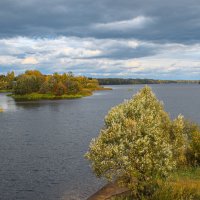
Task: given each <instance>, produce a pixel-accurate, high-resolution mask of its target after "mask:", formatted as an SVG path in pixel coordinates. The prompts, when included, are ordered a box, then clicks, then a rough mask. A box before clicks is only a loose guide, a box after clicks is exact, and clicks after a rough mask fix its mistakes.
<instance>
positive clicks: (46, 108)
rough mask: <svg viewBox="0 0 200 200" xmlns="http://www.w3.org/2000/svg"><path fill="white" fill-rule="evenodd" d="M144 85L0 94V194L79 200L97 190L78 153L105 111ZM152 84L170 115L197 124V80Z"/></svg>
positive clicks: (8, 199)
mask: <svg viewBox="0 0 200 200" xmlns="http://www.w3.org/2000/svg"><path fill="white" fill-rule="evenodd" d="M143 86H144V85H134V86H130V85H129V86H113V90H111V91H98V92H96V93H95V95H93V96H90V97H86V98H83V99H73V100H55V101H34V102H15V101H13V99H12V98H11V97H7V96H6V94H0V106H2V107H3V108H4V109H5V112H4V113H2V114H0V127H1V128H0V180H1V181H0V199H1V200H16V199H19V200H27V199H28V200H36V199H37V200H60V199H64V200H72V199H73V200H84V199H86V198H87V197H88V196H89V195H90V194H92V193H93V192H95V191H96V190H97V189H99V188H100V187H101V186H102V185H103V184H104V182H103V181H102V180H98V179H97V178H95V176H94V175H93V174H92V172H91V169H90V167H89V163H88V162H87V161H86V160H85V159H84V157H83V155H84V154H85V152H86V151H87V149H88V145H89V143H90V141H91V139H92V138H93V137H96V136H97V135H98V133H99V130H100V128H101V127H102V126H103V118H104V116H105V115H106V114H107V112H108V110H109V109H110V108H111V107H112V106H114V105H116V104H119V103H121V102H122V101H123V100H124V99H129V98H131V97H132V95H133V94H135V93H136V92H137V91H138V89H140V88H141V87H143ZM152 88H153V90H154V92H155V93H156V95H157V96H158V98H159V99H160V100H163V101H164V103H165V108H166V110H167V111H168V112H170V115H171V117H175V116H177V115H178V114H179V113H182V114H183V115H185V116H186V117H187V118H190V119H192V120H194V121H196V122H198V123H200V105H199V104H200V103H199V99H200V86H199V85H192V84H188V85H187V84H185V85H184V84H183V85H181V84H169V85H152ZM130 89H131V90H130Z"/></svg>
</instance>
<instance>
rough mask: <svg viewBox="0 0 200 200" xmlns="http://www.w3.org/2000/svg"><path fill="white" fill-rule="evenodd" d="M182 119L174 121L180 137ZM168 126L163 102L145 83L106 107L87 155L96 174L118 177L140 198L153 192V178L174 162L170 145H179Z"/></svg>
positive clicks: (165, 171)
mask: <svg viewBox="0 0 200 200" xmlns="http://www.w3.org/2000/svg"><path fill="white" fill-rule="evenodd" d="M179 123H180V124H179ZM181 123H182V118H181V116H180V117H178V118H177V120H176V121H174V122H173V125H174V127H176V129H177V131H178V135H179V136H180V137H181V141H182V140H183V138H182V136H181V134H182V124H181ZM171 128H172V122H171V120H170V118H169V115H168V114H167V113H166V112H165V111H164V108H163V104H162V103H161V102H160V101H159V100H157V98H156V96H155V95H154V93H153V92H152V91H151V88H149V87H147V86H146V87H144V88H143V89H141V90H140V91H139V92H138V93H137V94H136V95H135V96H133V98H132V99H130V100H126V101H125V102H123V103H122V104H120V105H118V106H115V107H113V108H112V109H111V110H110V111H109V113H108V115H107V116H106V117H105V127H104V128H103V129H102V130H101V131H100V134H99V136H98V137H97V138H96V139H93V140H92V142H91V144H90V147H89V150H88V152H87V154H86V157H87V159H89V160H90V161H91V166H92V169H93V171H94V172H95V174H96V175H97V176H98V177H105V178H106V179H108V180H109V181H113V180H117V181H118V182H119V183H120V184H122V185H124V186H126V187H129V188H130V189H131V190H132V191H133V192H135V193H136V195H137V196H138V198H142V195H150V194H152V193H153V191H154V190H155V185H156V184H155V183H156V180H158V179H163V178H166V177H167V176H168V174H169V173H170V172H171V171H172V170H173V169H174V168H175V166H176V162H175V159H174V158H175V155H176V156H177V154H178V153H174V151H176V149H175V148H174V147H173V145H174V144H176V146H178V147H179V143H178V141H176V130H175V131H172V129H171ZM172 135H173V137H174V138H173V141H174V143H173V142H172ZM180 151H181V150H180Z"/></svg>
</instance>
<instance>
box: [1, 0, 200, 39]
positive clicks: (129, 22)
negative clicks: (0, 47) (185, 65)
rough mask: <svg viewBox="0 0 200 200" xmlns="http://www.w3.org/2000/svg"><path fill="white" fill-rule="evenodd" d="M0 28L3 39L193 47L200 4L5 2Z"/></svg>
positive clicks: (154, 0)
mask: <svg viewBox="0 0 200 200" xmlns="http://www.w3.org/2000/svg"><path fill="white" fill-rule="evenodd" d="M138 17H139V18H140V19H143V21H142V20H141V21H139V20H138V21H137V19H138ZM134 20H135V21H134ZM140 23H141V24H140ZM0 27H1V29H0V37H1V38H5V37H14V36H19V35H20V36H31V37H55V36H58V35H64V36H78V37H94V38H135V39H139V40H154V41H157V42H161V41H162V42H168V41H170V42H180V43H189V42H195V41H199V40H200V2H199V0H173V1H172V0H170V1H164V0H159V1H158V0H132V1H131V0H123V1H122V0H101V1H97V0H51V1H49V0H48V1H47V0H43V1H41V0H26V1H22V0H1V1H0Z"/></svg>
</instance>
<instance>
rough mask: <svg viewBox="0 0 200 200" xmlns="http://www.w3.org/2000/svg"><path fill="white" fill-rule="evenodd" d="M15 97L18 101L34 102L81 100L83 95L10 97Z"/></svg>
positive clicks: (33, 94) (32, 94) (13, 95)
mask: <svg viewBox="0 0 200 200" xmlns="http://www.w3.org/2000/svg"><path fill="white" fill-rule="evenodd" d="M9 96H11V97H13V98H14V99H15V100H16V101H33V100H54V99H76V98H81V97H83V95H81V94H75V95H67V94H65V95H62V96H56V95H53V94H39V93H31V94H26V95H15V94H11V95H9Z"/></svg>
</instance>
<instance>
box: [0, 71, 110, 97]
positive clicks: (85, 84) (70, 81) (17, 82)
mask: <svg viewBox="0 0 200 200" xmlns="http://www.w3.org/2000/svg"><path fill="white" fill-rule="evenodd" d="M97 90H111V88H104V87H102V86H100V85H99V82H98V80H96V79H93V78H88V77H85V76H74V75H73V73H71V72H69V73H63V74H58V73H54V74H51V75H44V74H42V73H41V72H40V71H38V70H28V71H26V72H25V73H23V74H20V75H19V76H15V75H14V72H10V73H8V74H7V75H6V76H3V75H2V76H0V91H1V92H11V94H9V96H11V97H13V98H14V99H15V100H41V99H49V100H51V99H73V98H81V97H85V96H90V95H92V94H93V92H94V91H97Z"/></svg>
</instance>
